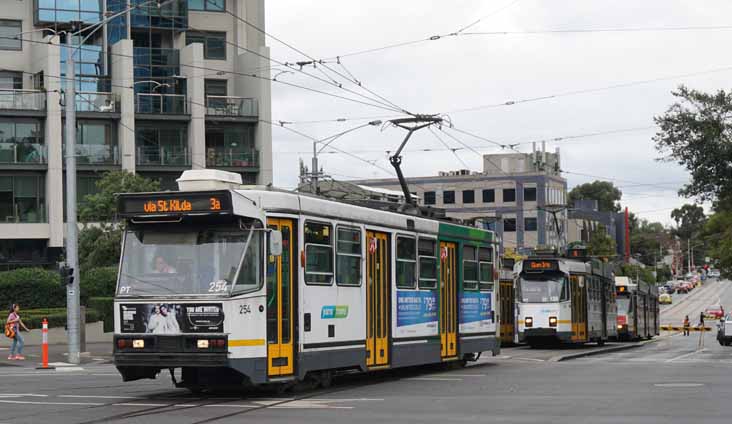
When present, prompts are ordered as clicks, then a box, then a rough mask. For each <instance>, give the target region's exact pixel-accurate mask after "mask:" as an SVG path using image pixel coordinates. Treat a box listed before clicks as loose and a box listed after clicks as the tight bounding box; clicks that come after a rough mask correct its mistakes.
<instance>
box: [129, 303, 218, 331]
mask: <svg viewBox="0 0 732 424" xmlns="http://www.w3.org/2000/svg"><path fill="white" fill-rule="evenodd" d="M120 317H121V323H122V332H123V333H148V334H181V333H221V332H223V331H224V310H223V307H222V305H221V303H190V304H188V303H125V304H122V305H120Z"/></svg>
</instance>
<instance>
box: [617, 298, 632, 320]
mask: <svg viewBox="0 0 732 424" xmlns="http://www.w3.org/2000/svg"><path fill="white" fill-rule="evenodd" d="M616 303H617V304H618V315H627V314H628V311H629V310H630V297H627V296H621V295H618V297H617V298H616Z"/></svg>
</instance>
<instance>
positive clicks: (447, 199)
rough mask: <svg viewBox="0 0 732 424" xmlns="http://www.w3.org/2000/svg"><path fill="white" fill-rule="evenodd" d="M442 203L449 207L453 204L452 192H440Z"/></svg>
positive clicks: (453, 195)
mask: <svg viewBox="0 0 732 424" xmlns="http://www.w3.org/2000/svg"><path fill="white" fill-rule="evenodd" d="M442 203H444V204H446V205H451V204H453V203H455V192H454V191H452V190H448V191H443V192H442Z"/></svg>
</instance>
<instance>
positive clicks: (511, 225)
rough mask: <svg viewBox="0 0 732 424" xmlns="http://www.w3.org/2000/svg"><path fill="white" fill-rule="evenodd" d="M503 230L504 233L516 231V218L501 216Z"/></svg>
mask: <svg viewBox="0 0 732 424" xmlns="http://www.w3.org/2000/svg"><path fill="white" fill-rule="evenodd" d="M503 232H504V233H515V232H516V218H503Z"/></svg>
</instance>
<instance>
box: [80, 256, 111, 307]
mask: <svg viewBox="0 0 732 424" xmlns="http://www.w3.org/2000/svg"><path fill="white" fill-rule="evenodd" d="M116 285H117V267H116V266H105V267H101V268H92V269H90V270H88V271H86V272H85V273H84V274H83V275H82V276H81V297H82V299H81V302H82V303H83V304H84V305H88V306H91V305H90V304H89V300H90V299H91V298H92V297H111V296H114V289H115V287H116Z"/></svg>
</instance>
